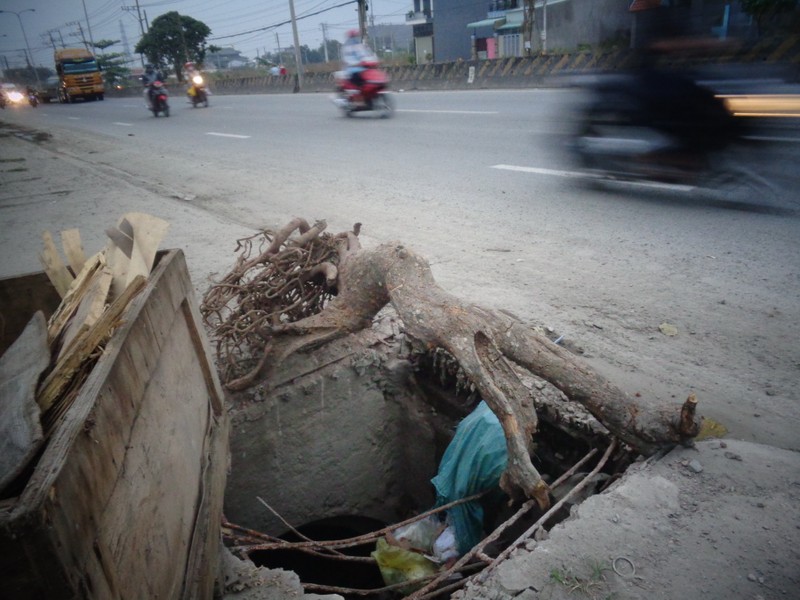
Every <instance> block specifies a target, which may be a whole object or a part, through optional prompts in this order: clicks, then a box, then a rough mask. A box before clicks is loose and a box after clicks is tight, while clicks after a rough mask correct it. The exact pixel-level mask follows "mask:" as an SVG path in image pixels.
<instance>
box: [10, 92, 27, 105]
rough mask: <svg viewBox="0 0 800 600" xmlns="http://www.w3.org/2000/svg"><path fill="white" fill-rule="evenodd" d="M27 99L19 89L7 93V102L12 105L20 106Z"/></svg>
mask: <svg viewBox="0 0 800 600" xmlns="http://www.w3.org/2000/svg"><path fill="white" fill-rule="evenodd" d="M24 101H25V95H24V94H23V93H22V92H20V91H17V90H11V91H10V92H7V93H6V102H7V103H8V104H10V105H12V106H20V105H21V104H22V103H23V102H24Z"/></svg>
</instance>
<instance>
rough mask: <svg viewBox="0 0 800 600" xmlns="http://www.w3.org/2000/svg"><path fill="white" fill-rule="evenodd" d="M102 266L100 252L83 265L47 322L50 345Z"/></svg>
mask: <svg viewBox="0 0 800 600" xmlns="http://www.w3.org/2000/svg"><path fill="white" fill-rule="evenodd" d="M104 265H105V258H104V256H103V254H102V253H101V252H98V253H97V254H95V255H94V256H92V258H90V259H89V260H87V261H85V262H84V263H83V269H81V271H80V273H78V276H77V277H76V278H75V280H74V281H73V282H72V285H71V286H70V288H69V291H68V292H67V294H66V296H64V298H63V300H62V301H61V305H60V306H59V307H58V310H56V312H55V313H53V316H52V317H50V321H49V322H48V325H47V335H48V337H49V338H50V343H51V344H52V343H53V341H54V340H55V339H56V337H58V335H59V334H60V333H61V330H62V329H64V327H66V325H67V323H68V322H69V320H70V318H72V315H73V313H74V312H75V309H76V308H77V307H78V304H79V303H80V300H81V298H82V297H83V295H84V294H85V293H86V290H87V289H88V287H89V286H90V285H91V282H92V278H93V277H94V274H95V272H96V271H97V270H98V269H100V268H102V267H103V266H104Z"/></svg>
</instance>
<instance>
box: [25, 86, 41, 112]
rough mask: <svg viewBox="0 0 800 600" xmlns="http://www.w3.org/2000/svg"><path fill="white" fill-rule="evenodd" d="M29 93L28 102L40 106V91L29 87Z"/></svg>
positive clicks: (34, 106)
mask: <svg viewBox="0 0 800 600" xmlns="http://www.w3.org/2000/svg"><path fill="white" fill-rule="evenodd" d="M27 94H28V104H30V105H31V106H32V107H33V108H36V107H37V106H39V93H38V92H37V91H36V90H33V89H29V90H28V92H27Z"/></svg>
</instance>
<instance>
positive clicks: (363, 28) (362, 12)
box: [358, 0, 369, 41]
mask: <svg viewBox="0 0 800 600" xmlns="http://www.w3.org/2000/svg"><path fill="white" fill-rule="evenodd" d="M367 10H369V6H367V0H358V30H359V31H360V32H361V40H362V41H364V40H366V39H367Z"/></svg>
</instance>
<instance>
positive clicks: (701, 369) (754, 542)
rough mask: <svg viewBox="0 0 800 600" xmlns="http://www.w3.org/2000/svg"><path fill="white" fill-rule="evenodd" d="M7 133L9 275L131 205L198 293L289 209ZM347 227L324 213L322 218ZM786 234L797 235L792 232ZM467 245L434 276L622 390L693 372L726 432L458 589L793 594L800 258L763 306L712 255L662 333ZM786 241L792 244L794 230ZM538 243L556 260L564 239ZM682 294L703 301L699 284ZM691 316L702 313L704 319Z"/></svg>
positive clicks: (637, 308)
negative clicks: (557, 345)
mask: <svg viewBox="0 0 800 600" xmlns="http://www.w3.org/2000/svg"><path fill="white" fill-rule="evenodd" d="M18 133H19V132H17V131H14V130H11V129H9V128H8V127H5V126H2V124H0V150H1V151H0V184H1V187H0V224H2V226H1V227H0V249H1V250H2V257H3V258H2V261H1V262H0V276H2V277H8V276H14V275H18V274H21V273H26V272H32V271H38V270H40V269H41V267H40V265H39V261H38V251H39V249H40V247H41V238H40V236H41V232H42V231H43V230H50V231H51V232H53V233H54V234H57V232H58V231H61V230H62V229H66V228H70V227H78V228H80V230H81V234H82V236H83V240H84V246H85V248H86V250H87V252H95V251H97V250H100V249H101V248H102V247H103V245H104V233H103V230H104V229H105V228H107V227H110V226H112V225H113V224H115V223H116V222H117V220H118V219H119V218H120V217H121V216H122V215H123V214H124V213H126V212H129V211H134V210H135V211H139V212H147V213H151V214H154V215H157V216H159V217H161V218H164V219H166V220H168V221H170V222H171V223H172V227H171V229H170V232H169V234H168V236H167V238H166V240H165V242H164V243H163V245H162V246H163V247H165V248H182V249H183V250H184V252H185V253H186V256H187V261H188V264H189V268H190V274H191V276H192V280H193V282H194V285H195V289H196V291H197V293H198V298H199V297H200V296H201V295H202V294H203V293H204V292H205V289H206V288H207V285H208V280H209V277H210V276H212V275H213V274H215V273H222V272H225V271H226V270H227V268H228V266H229V264H230V263H231V262H232V258H233V254H232V253H233V250H234V246H235V240H236V239H237V238H240V237H244V236H246V235H249V234H251V233H253V232H254V228H255V227H258V226H268V227H277V226H279V225H281V224H283V222H285V221H286V220H287V219H286V217H285V215H284V214H283V213H281V211H280V209H279V208H275V209H270V208H265V210H264V212H263V214H262V215H261V218H262V219H263V220H264V221H263V222H260V223H253V222H252V216H249V215H247V214H241V213H237V211H236V210H235V209H231V210H225V209H223V208H222V204H223V203H224V202H225V199H224V197H222V196H221V195H215V192H214V190H213V187H212V181H211V178H210V177H203V176H202V169H203V168H204V167H203V166H202V165H201V166H197V167H191V166H188V165H187V167H186V169H183V168H181V167H180V166H176V165H175V164H171V165H170V166H169V168H168V169H167V168H166V167H165V168H161V169H159V168H158V167H157V165H156V163H155V162H154V161H150V162H148V161H147V160H146V159H145V158H143V157H141V156H139V155H125V154H124V153H122V152H121V151H119V150H118V149H114V148H112V147H111V146H108V145H106V143H105V142H103V141H102V140H99V141H98V140H89V139H83V138H73V139H71V140H69V141H67V140H66V139H65V138H63V137H60V136H59V134H58V133H57V132H55V133H54V137H50V138H47V139H40V140H37V139H36V136H35V134H27V135H22V136H20V135H18ZM193 168H194V169H195V172H196V174H197V180H196V183H195V186H194V188H193V189H191V190H190V189H189V188H188V187H187V185H186V179H187V178H188V177H191V175H192V173H193V171H192V169H193ZM142 173H147V174H148V176H147V178H145V177H143V176H142ZM250 183H252V182H250V181H247V180H246V179H245V180H241V181H238V182H237V185H238V186H240V187H241V188H242V189H244V188H246V187H247V186H248V184H250ZM109 190H113V192H112V193H109ZM314 191H315V190H311V191H310V194H311V195H312V196H313V192H314ZM233 192H234V190H233V189H232V188H230V187H229V189H227V190H226V193H233ZM311 209H313V211H314V212H313V213H310V214H309V215H299V216H307V217H309V218H313V217H317V216H320V217H321V216H324V213H323V212H321V210H322V207H321V205H320V204H317V205H314V206H312V207H310V210H311ZM350 225H351V224H350V223H335V222H332V223H331V227H330V229H331V230H332V231H340V230H342V229H346V228H349V227H350ZM365 229H366V230H367V233H365V235H364V236H363V237H364V240H363V242H364V243H365V245H370V244H373V243H377V242H381V241H385V240H383V239H380V228H379V227H373V228H372V229H371V232H370V228H369V227H367V228H365ZM795 231H796V230H795ZM425 235H426V230H425V228H424V227H419V228H416V230H415V233H414V236H415V238H414V239H409V240H407V241H408V243H409V244H412V245H414V246H417V247H419V246H421V247H422V248H423V250H424V248H425V246H426V245H428V244H429V243H430V242H431V240H430V239H425V238H424V236H425ZM786 235H787V239H790V237H791V236H790V229H788V228H787V229H786ZM370 236H374V237H370ZM404 241H405V240H404ZM483 242H486V243H485V244H484V243H483ZM478 245H479V247H482V248H483V249H484V250H483V251H482V252H483V255H482V256H483V258H485V259H486V260H485V261H482V262H484V263H485V264H483V265H482V266H480V267H478V268H477V270H476V267H475V261H469V262H461V263H459V262H458V261H457V260H450V259H451V258H453V257H455V256H457V251H456V250H452V256H447V255H446V251H443V254H442V255H440V256H433V257H429V258H430V259H431V261H432V262H433V263H434V274H435V275H436V277H437V280H439V282H440V283H441V284H442V285H443V286H444V287H445V288H448V289H450V290H451V291H453V292H454V293H457V294H459V295H462V296H464V297H466V298H467V299H470V300H472V301H475V302H481V301H484V302H483V303H484V304H487V303H488V302H485V301H486V300H488V298H486V295H487V290H491V296H492V302H491V305H492V306H494V307H495V308H501V309H505V310H508V311H510V312H512V313H515V314H517V315H519V316H520V317H521V318H522V319H523V320H525V321H528V322H531V323H532V324H534V323H535V324H543V325H545V326H547V325H551V324H552V325H554V327H555V332H556V333H566V334H567V341H568V342H569V343H570V344H572V345H573V347H575V348H580V349H581V351H582V352H583V353H584V357H585V359H586V360H587V361H588V362H589V363H590V364H591V366H592V367H594V368H596V369H597V370H599V371H600V372H601V373H603V374H604V375H606V376H607V377H609V378H610V379H611V380H612V381H614V382H615V383H617V384H618V385H619V386H620V387H622V388H623V389H626V390H629V391H631V392H641V393H643V395H645V396H650V397H653V398H655V399H658V400H666V399H674V401H675V402H681V401H682V400H683V399H684V398H685V395H684V394H688V392H689V391H691V390H688V389H687V390H682V389H679V390H676V389H675V386H674V381H675V380H676V379H679V380H681V381H686V380H690V381H694V382H695V386H696V387H695V391H697V392H698V397H699V398H700V402H701V404H700V412H701V413H703V414H706V415H711V416H712V417H713V418H714V419H715V420H717V421H721V422H723V423H724V424H725V425H726V426H727V428H728V429H729V430H730V433H729V435H728V438H726V441H725V442H724V443H725V444H727V446H723V445H722V444H721V443H720V441H718V440H712V441H708V442H703V443H702V444H701V445H700V446H699V447H698V449H694V450H686V449H680V450H677V451H675V453H673V454H671V455H669V456H667V457H666V458H665V459H663V460H662V461H658V462H657V463H648V464H646V465H642V466H641V468H640V470H638V471H634V472H632V473H631V476H630V477H629V478H626V479H625V481H623V482H622V483H621V484H620V485H619V486H618V487H616V488H614V489H612V490H610V492H609V493H607V494H601V495H599V496H595V497H593V498H592V499H590V500H589V501H588V502H586V503H584V505H582V506H581V508H580V510H579V515H580V518H578V519H575V520H571V521H568V522H567V523H566V524H564V525H562V526H559V528H557V530H554V531H553V532H552V534H551V536H550V539H549V540H546V541H542V542H540V543H537V544H536V545H535V547H533V546H531V547H529V548H527V549H526V550H521V551H519V552H518V553H517V554H516V555H515V556H513V557H512V558H511V559H510V560H509V561H508V562H507V564H505V565H503V566H502V567H500V568H497V569H495V570H494V572H493V574H492V575H491V577H490V578H489V579H488V580H487V585H488V587H487V588H484V589H483V590H473V591H472V592H470V591H468V592H465V597H467V598H512V597H515V598H560V597H564V598H566V597H568V596H569V597H570V598H574V597H586V598H643V597H648V598H687V597H688V598H713V599H716V598H719V599H720V600H722V599H723V598H742V599H745V598H747V599H753V600H756V599H759V598H760V599H763V600H769V599H772V598H776V599H777V598H800V555H798V548H800V512H799V509H798V507H800V459H799V458H798V454H797V451H798V450H800V435H798V425H800V418H798V414H799V413H800V410H798V399H799V398H798V388H797V381H798V375H799V374H800V355H799V354H798V349H797V348H798V342H797V340H798V338H799V337H800V325H799V324H798V316H799V313H798V307H800V277H798V273H797V270H796V269H797V268H800V262H796V263H795V271H794V272H793V273H787V274H785V276H784V278H783V281H782V285H783V286H784V289H783V290H780V293H779V294H776V293H775V292H776V290H767V291H769V298H770V299H773V298H775V297H780V302H779V303H775V302H772V303H770V304H768V305H765V304H764V303H763V302H762V301H763V298H762V297H760V295H759V294H760V292H759V291H758V290H750V291H751V292H752V294H750V295H748V292H747V291H744V292H743V291H742V290H741V289H740V288H737V287H736V285H737V283H736V282H737V279H738V278H739V277H740V276H741V274H742V273H743V272H744V271H745V270H746V269H747V265H746V264H744V262H743V260H734V259H732V258H723V259H722V260H715V261H714V268H715V269H717V271H716V272H712V273H710V274H708V275H707V279H706V284H707V285H710V286H712V287H713V289H714V294H713V297H714V298H715V300H714V301H713V302H712V301H711V300H710V298H703V299H702V301H699V302H692V303H691V305H692V306H693V307H694V308H693V309H692V311H693V312H692V314H690V315H687V317H686V320H687V323H689V325H687V326H682V327H680V328H679V331H678V335H677V336H671V335H668V333H669V332H667V333H664V332H662V331H659V329H658V325H659V324H660V323H662V322H664V321H665V320H666V319H665V318H664V315H663V314H659V313H658V311H657V310H656V308H655V307H654V306H650V305H647V304H646V303H644V302H640V301H637V300H635V299H625V298H616V299H615V298H606V297H598V295H597V291H596V290H591V289H586V288H585V287H582V286H581V284H580V282H579V281H576V279H575V278H573V280H572V281H570V282H563V283H564V285H563V286H562V287H561V288H560V289H559V298H560V300H559V304H561V305H562V306H569V307H570V311H569V316H568V317H567V318H566V319H564V318H563V317H562V318H559V317H558V315H559V314H560V312H559V311H560V309H561V306H559V305H557V304H556V303H552V304H550V305H548V303H547V299H548V298H552V296H549V297H548V296H544V299H540V300H538V301H537V304H536V305H533V306H532V305H531V304H530V303H529V301H528V300H527V299H525V298H521V297H519V296H518V295H517V294H515V290H513V289H510V288H508V286H507V284H506V283H505V282H507V281H508V280H509V279H511V278H512V274H513V273H514V269H515V268H517V267H516V264H517V263H516V262H515V261H516V259H515V258H514V257H513V255H511V254H510V253H508V252H503V251H497V247H496V246H491V245H489V243H488V240H479V244H478ZM500 250H503V249H500ZM787 250H788V251H790V252H791V251H795V252H796V250H797V239H796V237H795V238H794V241H793V242H792V244H790V245H789V246H788V248H787ZM464 251H466V250H464V249H462V250H461V252H464ZM542 252H544V253H545V254H548V255H553V256H555V255H557V254H559V253H562V254H563V253H568V252H569V248H558V247H554V246H549V247H548V248H542ZM423 254H424V252H423ZM795 257H796V258H797V254H795ZM712 258H713V257H711V258H709V260H712ZM462 264H463V265H467V266H464V267H461V266H459V265H462ZM674 267H675V268H676V269H679V268H682V266H681V265H674ZM469 269H471V271H469ZM723 271H724V275H725V277H723V276H722V275H723ZM578 275H579V274H578ZM578 279H579V278H578ZM765 280H766V277H765ZM554 281H555V280H554ZM554 281H544V282H543V283H542V285H547V284H550V283H554ZM725 282H731V283H725ZM765 285H771V284H766V283H765ZM726 286H728V287H726ZM653 293H654V294H656V295H659V294H662V293H663V290H656V289H654V290H653ZM680 293H681V292H677V294H678V295H679V294H680ZM685 293H686V294H694V297H693V300H697V299H698V298H697V294H699V292H693V291H692V290H689V289H687V290H685ZM723 311H724V317H723V315H722V314H721V312H723ZM723 321H724V323H723ZM753 322H756V323H758V331H759V334H758V335H749V336H741V335H738V334H739V332H738V331H737V329H736V326H735V324H736V323H741V324H744V323H753ZM692 323H694V324H700V323H702V324H703V326H702V329H700V328H699V327H697V328H695V327H696V325H692ZM567 329H569V330H568V331H566V330H567ZM747 330H748V331H751V329H750V328H747ZM727 440H729V441H727ZM534 559H536V560H535V561H534V562H535V564H532V562H531V561H532V560H534ZM539 559H541V560H539ZM592 565H594V567H592ZM631 565H633V567H632V566H631ZM615 567H616V571H618V572H619V573H622V574H621V575H620V574H619V573H617V572H615ZM633 568H635V573H633V571H632V569H633ZM626 569H627V570H626Z"/></svg>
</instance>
